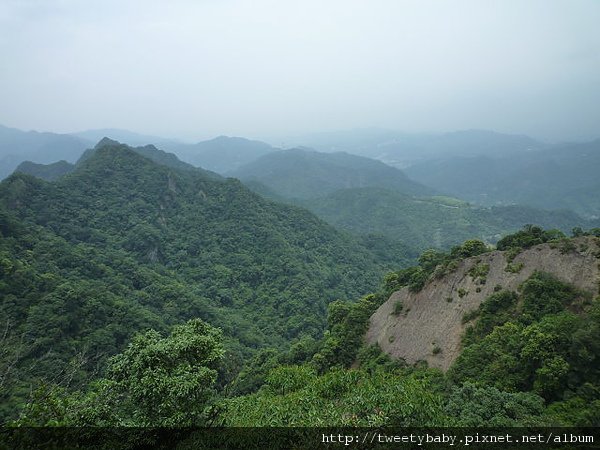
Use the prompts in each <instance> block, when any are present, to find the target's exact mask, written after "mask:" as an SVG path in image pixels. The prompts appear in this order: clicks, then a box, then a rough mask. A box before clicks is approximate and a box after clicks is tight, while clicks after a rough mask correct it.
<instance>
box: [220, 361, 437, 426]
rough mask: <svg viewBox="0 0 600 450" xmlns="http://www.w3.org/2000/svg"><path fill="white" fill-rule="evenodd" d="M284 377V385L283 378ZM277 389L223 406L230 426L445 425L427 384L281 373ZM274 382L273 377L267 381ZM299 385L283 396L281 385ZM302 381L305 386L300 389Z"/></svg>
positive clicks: (342, 373)
mask: <svg viewBox="0 0 600 450" xmlns="http://www.w3.org/2000/svg"><path fill="white" fill-rule="evenodd" d="M282 374H285V377H284V380H281V378H280V376H281V375H282ZM274 377H275V380H274V383H275V385H271V384H267V385H266V386H265V388H264V389H263V390H261V391H260V392H259V393H257V394H252V395H248V396H245V397H237V398H234V399H230V400H227V401H225V402H224V403H223V404H222V405H221V410H222V413H221V421H222V424H223V425H226V426H308V427H314V426H425V425H431V426H434V425H437V424H440V423H442V421H443V420H444V418H443V411H442V403H441V398H440V397H439V396H437V395H436V394H434V393H432V391H431V390H430V389H429V382H428V381H427V380H423V379H417V378H416V377H407V376H399V375H395V374H393V373H390V372H385V371H382V370H377V371H375V372H366V371H364V370H343V369H333V370H331V371H329V372H327V373H325V374H323V375H321V376H318V377H315V376H314V373H312V372H311V371H310V369H307V368H303V367H288V368H282V369H278V372H277V374H276V375H274ZM269 380H271V376H269ZM287 380H295V381H294V383H293V388H292V389H291V390H285V391H282V390H281V389H280V387H281V385H280V383H281V382H282V381H284V382H286V383H287V382H288V381H287ZM300 380H301V381H302V383H304V385H301V383H299V382H300Z"/></svg>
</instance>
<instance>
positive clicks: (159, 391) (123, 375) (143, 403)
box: [20, 319, 224, 427]
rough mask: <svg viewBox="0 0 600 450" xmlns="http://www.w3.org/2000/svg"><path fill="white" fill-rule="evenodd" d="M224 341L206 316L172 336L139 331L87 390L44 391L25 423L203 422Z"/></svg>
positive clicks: (149, 423)
mask: <svg viewBox="0 0 600 450" xmlns="http://www.w3.org/2000/svg"><path fill="white" fill-rule="evenodd" d="M221 340H222V336H221V331H220V330H219V329H217V328H214V327H212V326H210V325H208V324H207V323H205V322H203V321H202V320H200V319H193V320H190V321H189V322H187V323H186V324H184V325H178V326H175V327H174V328H173V331H172V332H171V335H170V336H168V337H162V336H161V335H160V334H159V333H158V332H156V331H154V330H150V331H147V332H145V333H142V334H138V335H136V336H135V337H134V338H133V340H132V342H131V343H130V344H129V346H128V347H127V348H126V349H125V351H124V352H123V353H121V354H118V355H116V356H114V357H113V358H111V359H110V360H109V363H108V370H107V373H106V377H105V378H102V379H100V380H98V381H97V382H95V383H94V384H92V386H91V387H90V389H89V390H88V391H87V392H85V393H80V392H76V393H73V394H64V392H62V391H60V390H58V391H55V392H54V393H51V395H44V396H39V395H38V398H37V400H35V401H34V402H33V403H32V404H31V405H29V407H28V408H27V410H26V411H25V414H24V416H23V417H22V418H21V420H20V423H21V424H26V425H31V424H37V425H46V424H53V423H60V424H63V425H94V426H141V427H147V426H193V425H202V424H203V423H204V409H205V407H206V405H207V402H208V401H209V399H210V398H211V396H212V393H213V390H212V386H213V385H214V383H215V380H216V377H217V370H216V369H217V366H218V364H219V362H220V361H221V359H222V357H223V354H224V351H223V347H222V344H221ZM57 397H58V398H57ZM60 397H63V398H62V399H61V398H60ZM56 405H60V408H58V407H56Z"/></svg>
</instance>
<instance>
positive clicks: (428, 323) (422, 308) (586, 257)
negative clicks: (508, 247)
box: [366, 237, 600, 370]
mask: <svg viewBox="0 0 600 450" xmlns="http://www.w3.org/2000/svg"><path fill="white" fill-rule="evenodd" d="M568 242H570V243H571V244H569V245H568V246H565V245H564V244H562V243H558V244H550V243H549V244H541V245H537V246H534V247H532V248H530V249H527V250H524V251H522V252H521V253H520V254H518V255H517V256H516V257H515V258H514V260H513V261H512V262H509V261H507V258H508V255H507V252H501V251H493V252H490V253H485V254H483V255H479V256H475V257H471V258H467V259H464V260H462V261H460V262H459V263H458V267H457V268H456V269H455V270H453V271H451V272H450V273H447V274H446V275H444V276H442V277H441V278H439V279H433V280H430V281H429V282H428V283H427V284H426V285H425V287H424V288H423V289H422V290H421V291H419V292H416V293H415V292H410V291H409V289H408V288H407V287H404V288H402V289H401V290H399V291H397V292H394V293H393V294H392V295H391V296H390V298H389V299H388V300H387V301H386V302H385V303H384V304H383V305H381V306H380V307H379V308H378V309H377V311H376V312H375V313H374V314H373V315H372V316H371V318H370V323H369V330H368V332H367V335H366V340H367V342H368V343H370V344H375V343H377V344H379V346H380V347H381V349H382V350H383V351H384V352H385V353H387V354H389V355H390V356H392V357H394V358H402V359H404V360H405V361H406V362H407V363H409V364H414V363H416V362H419V361H426V362H427V363H428V365H429V367H437V368H440V369H442V370H446V369H448V367H450V365H451V364H452V363H453V362H454V360H455V359H456V358H457V357H458V355H459V353H460V350H461V337H462V335H463V332H464V330H465V328H466V326H467V325H468V324H464V323H463V316H464V315H465V314H466V313H469V312H471V311H473V310H476V309H477V308H478V307H479V305H480V304H481V302H483V301H484V300H485V299H486V298H487V297H488V296H490V295H491V294H493V293H494V289H496V290H498V289H499V287H501V288H502V289H506V290H511V291H517V290H518V288H519V285H520V284H521V283H522V282H523V281H525V280H526V279H527V278H529V277H530V276H531V275H532V274H533V273H534V272H535V271H540V272H546V273H550V274H552V275H554V276H555V277H556V278H558V279H559V280H561V281H564V282H567V283H570V284H573V285H574V286H576V287H577V288H579V289H581V290H582V291H587V292H589V293H591V294H593V295H597V294H598V290H599V280H600V270H599V266H600V259H599V258H600V248H599V245H598V240H597V239H596V238H593V237H580V238H576V239H572V240H570V241H568ZM509 264H510V265H509ZM488 266H489V268H488ZM478 272H479V273H485V275H484V276H481V275H480V276H477V273H478ZM486 272H487V273H486ZM483 277H485V283H482V281H483ZM398 302H401V308H402V309H401V311H400V312H399V313H398V309H399V305H398V306H397V303H398Z"/></svg>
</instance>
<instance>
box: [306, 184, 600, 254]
mask: <svg viewBox="0 0 600 450" xmlns="http://www.w3.org/2000/svg"><path fill="white" fill-rule="evenodd" d="M298 204H299V205H301V206H303V207H306V208H307V209H309V210H310V211H312V212H314V213H315V214H316V215H318V216H319V217H321V218H322V219H323V220H325V221H327V222H328V223H330V224H332V225H334V226H336V227H339V228H341V229H344V230H348V231H350V232H352V233H355V234H361V235H362V234H367V233H374V232H375V233H377V234H381V235H383V236H385V237H387V238H388V239H391V240H393V241H399V242H403V243H406V244H407V245H408V246H409V247H411V248H412V249H414V250H415V251H424V250H426V249H428V248H431V247H435V248H437V249H441V250H447V249H450V248H452V247H453V246H455V245H458V244H460V243H462V242H464V241H465V240H467V239H472V238H474V237H475V238H477V239H479V240H482V241H485V242H490V243H495V242H497V240H498V238H499V236H503V235H506V234H507V233H514V232H516V231H517V230H519V229H520V228H521V227H523V225H524V224H527V223H537V224H540V225H542V226H544V227H547V228H559V229H561V230H564V231H567V230H571V228H572V227H573V226H576V225H582V224H585V223H589V222H586V221H585V220H584V219H582V218H581V217H579V216H577V215H576V214H574V213H572V212H570V211H545V210H540V209H535V208H531V207H527V206H516V205H515V206H493V207H491V208H483V207H478V206H473V205H469V204H467V203H465V202H459V203H457V204H454V205H449V204H448V202H446V201H440V199H439V198H436V197H422V196H421V197H418V198H415V197H413V196H410V195H403V194H401V193H398V192H393V191H392V190H386V189H379V188H373V187H363V188H354V189H342V188H340V190H338V191H336V192H333V193H331V194H328V195H326V196H322V197H318V198H311V199H307V200H303V201H299V202H298Z"/></svg>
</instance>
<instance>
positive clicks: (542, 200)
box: [0, 126, 600, 219]
mask: <svg viewBox="0 0 600 450" xmlns="http://www.w3.org/2000/svg"><path fill="white" fill-rule="evenodd" d="M104 136H106V137H109V138H111V139H117V140H119V138H120V140H123V141H124V142H126V143H128V144H129V145H132V146H136V148H137V149H138V150H137V151H139V152H142V150H139V149H141V148H144V147H145V146H148V145H153V147H152V148H151V149H150V150H149V151H150V152H151V153H152V154H153V155H154V156H153V158H155V159H154V160H157V159H156V158H158V159H161V158H168V159H170V160H171V163H172V164H175V165H178V164H184V162H186V163H188V165H192V166H195V167H201V168H203V169H206V170H208V171H212V172H216V173H219V174H226V175H227V176H235V177H239V178H241V179H243V180H244V181H245V182H247V183H251V184H252V185H253V189H256V190H258V191H262V192H261V193H262V194H263V195H266V196H269V193H270V196H271V198H276V197H278V196H281V197H284V198H292V197H296V198H309V197H317V196H322V195H326V194H330V193H332V192H334V191H335V190H338V189H346V188H362V187H380V188H385V189H390V190H392V191H396V192H400V193H404V194H409V195H432V194H433V193H436V192H437V193H442V194H444V195H449V196H453V197H458V198H461V199H463V200H467V201H469V202H474V203H477V204H481V205H486V206H493V205H496V206H499V205H515V204H518V205H526V206H533V207H536V208H545V209H571V210H574V211H576V212H577V213H578V214H579V215H581V216H584V217H587V218H590V219H595V218H598V217H600V182H598V181H597V178H598V176H597V174H598V173H600V140H596V141H591V142H587V143H570V144H568V143H567V144H560V145H558V144H556V145H549V144H545V143H542V142H539V141H536V140H535V139H532V138H530V137H528V136H522V135H509V134H502V133H495V132H491V131H484V130H466V131H457V132H451V133H436V134H434V133H429V134H407V133H399V132H396V131H390V130H380V129H367V130H351V131H343V132H332V133H318V134H312V135H307V136H303V137H300V138H295V140H291V141H289V142H293V143H298V144H302V145H309V146H311V147H314V148H315V149H317V150H320V151H321V152H320V153H317V152H314V151H312V150H310V149H307V148H305V147H304V148H300V149H293V150H289V151H287V153H286V151H281V149H278V148H276V147H273V146H271V145H269V144H266V143H264V142H261V141H254V140H249V139H244V138H240V137H226V136H220V137H217V138H215V139H211V140H207V141H202V142H199V143H196V144H184V143H180V142H177V141H174V140H171V139H165V138H161V137H156V136H148V135H142V134H138V133H133V132H130V131H127V130H118V129H102V130H88V131H84V132H80V133H75V134H72V135H69V134H56V133H40V132H36V131H28V132H25V131H21V130H17V129H14V128H7V127H2V126H0V178H4V177H6V176H8V175H9V174H10V173H12V172H13V171H14V170H15V169H16V168H17V167H18V166H19V164H21V163H22V162H24V161H30V162H32V163H36V164H49V163H55V162H57V161H61V160H63V161H65V162H66V163H70V164H73V163H75V162H76V161H77V160H78V159H79V158H80V156H81V155H82V154H83V153H84V151H85V150H86V149H89V148H92V147H93V146H94V144H95V142H97V141H98V140H99V139H100V138H101V137H104ZM90 139H91V140H90ZM289 142H288V143H289ZM159 149H162V150H159ZM160 151H162V152H163V154H158V153H157V152H160ZM165 151H166V152H165ZM167 152H171V153H172V155H171V156H168V153H167ZM323 152H325V154H324V153H323ZM332 152H333V153H332ZM344 154H345V156H342V155H344ZM332 155H333V156H332ZM335 155H337V156H335ZM352 155H354V156H352ZM175 156H176V157H177V158H176V160H174V159H173V158H174V157H175ZM360 156H362V159H360ZM367 158H373V159H376V160H379V161H380V162H385V163H386V164H387V166H384V165H383V164H380V163H377V162H374V161H373V160H372V159H367ZM378 164H379V165H378ZM389 166H393V167H396V168H402V170H403V172H404V173H403V172H400V171H398V170H396V171H394V169H393V168H391V167H389ZM19 170H20V171H22V172H27V173H34V174H36V176H41V177H54V176H57V174H59V173H62V172H64V171H66V170H68V166H65V165H64V164H63V165H62V166H60V169H59V166H53V167H51V168H46V169H43V170H42V169H41V168H40V167H37V168H36V167H34V166H31V165H29V166H28V165H25V166H21V167H20V168H19ZM61 171H62V172H61Z"/></svg>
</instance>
